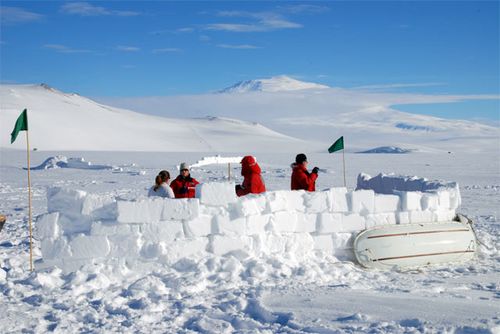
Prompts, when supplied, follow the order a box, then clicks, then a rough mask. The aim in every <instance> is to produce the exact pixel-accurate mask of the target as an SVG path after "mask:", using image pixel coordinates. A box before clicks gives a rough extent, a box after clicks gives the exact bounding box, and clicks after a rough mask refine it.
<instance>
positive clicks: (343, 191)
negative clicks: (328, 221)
mask: <svg viewBox="0 0 500 334" xmlns="http://www.w3.org/2000/svg"><path fill="white" fill-rule="evenodd" d="M326 193H327V201H328V208H329V210H330V212H347V211H349V205H348V201H347V188H345V187H338V188H330V189H329V190H328V191H327V192H326Z"/></svg>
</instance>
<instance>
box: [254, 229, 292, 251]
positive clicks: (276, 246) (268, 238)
mask: <svg viewBox="0 0 500 334" xmlns="http://www.w3.org/2000/svg"><path fill="white" fill-rule="evenodd" d="M286 245H287V237H286V236H285V235H284V234H276V233H274V232H267V233H263V234H259V235H254V236H253V250H254V252H255V253H256V254H261V253H262V254H266V255H273V254H284V252H285V250H286Z"/></svg>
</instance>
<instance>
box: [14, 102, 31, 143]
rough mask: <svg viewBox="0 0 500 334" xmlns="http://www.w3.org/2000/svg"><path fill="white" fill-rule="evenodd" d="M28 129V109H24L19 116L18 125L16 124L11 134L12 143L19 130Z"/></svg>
mask: <svg viewBox="0 0 500 334" xmlns="http://www.w3.org/2000/svg"><path fill="white" fill-rule="evenodd" d="M27 130H28V110H27V109H24V110H23V112H22V113H21V115H19V117H18V118H17V121H16V125H14V130H12V133H11V134H10V143H11V144H12V143H13V142H14V141H15V140H16V138H17V134H18V133H19V131H27Z"/></svg>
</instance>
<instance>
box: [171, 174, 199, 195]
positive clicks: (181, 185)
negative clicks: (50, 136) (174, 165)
mask: <svg viewBox="0 0 500 334" xmlns="http://www.w3.org/2000/svg"><path fill="white" fill-rule="evenodd" d="M197 184H199V182H198V181H196V179H194V178H192V177H191V176H188V177H186V178H184V177H182V175H179V176H177V178H176V179H175V180H173V181H172V182H170V187H171V188H172V190H173V191H174V194H175V198H194V196H195V188H196V185H197Z"/></svg>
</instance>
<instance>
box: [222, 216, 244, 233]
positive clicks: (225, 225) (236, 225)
mask: <svg viewBox="0 0 500 334" xmlns="http://www.w3.org/2000/svg"><path fill="white" fill-rule="evenodd" d="M214 222H215V225H214V226H215V231H216V233H217V234H221V235H227V236H237V235H245V234H246V219H245V218H237V219H234V220H231V219H230V217H229V215H228V214H225V215H218V216H215V220H214Z"/></svg>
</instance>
